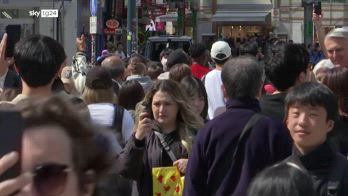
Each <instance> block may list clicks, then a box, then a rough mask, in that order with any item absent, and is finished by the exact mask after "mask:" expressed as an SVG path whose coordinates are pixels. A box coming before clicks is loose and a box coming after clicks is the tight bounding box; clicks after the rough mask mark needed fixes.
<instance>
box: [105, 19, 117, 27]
mask: <svg viewBox="0 0 348 196" xmlns="http://www.w3.org/2000/svg"><path fill="white" fill-rule="evenodd" d="M119 26H120V23H119V22H118V21H117V20H115V19H109V20H107V21H106V27H108V28H109V29H117V28H118V27H119Z"/></svg>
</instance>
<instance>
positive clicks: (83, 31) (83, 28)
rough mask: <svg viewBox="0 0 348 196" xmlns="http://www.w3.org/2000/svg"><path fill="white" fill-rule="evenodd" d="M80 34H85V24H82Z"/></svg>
mask: <svg viewBox="0 0 348 196" xmlns="http://www.w3.org/2000/svg"><path fill="white" fill-rule="evenodd" d="M81 35H84V36H86V33H85V25H82V32H81V34H80V36H81Z"/></svg>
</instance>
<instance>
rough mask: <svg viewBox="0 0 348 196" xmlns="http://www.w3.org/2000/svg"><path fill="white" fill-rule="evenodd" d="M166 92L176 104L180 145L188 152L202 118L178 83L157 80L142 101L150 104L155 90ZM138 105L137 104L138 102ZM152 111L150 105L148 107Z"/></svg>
mask: <svg viewBox="0 0 348 196" xmlns="http://www.w3.org/2000/svg"><path fill="white" fill-rule="evenodd" d="M158 91H161V92H166V93H168V94H169V95H170V96H171V97H172V99H173V100H174V101H175V102H176V103H177V104H178V108H179V112H178V115H177V119H176V122H177V128H178V131H179V135H180V139H181V143H182V145H183V146H184V147H185V148H186V150H187V151H188V153H190V152H191V150H192V143H193V137H194V136H195V133H196V131H198V130H199V129H200V128H201V127H202V126H203V119H202V118H201V117H200V116H199V114H197V113H196V112H194V111H195V110H194V109H193V108H192V106H191V105H190V104H189V101H188V98H187V97H186V94H185V93H184V92H183V91H182V89H181V88H180V87H179V84H178V83H177V82H175V81H173V80H159V81H157V82H156V83H155V84H154V85H153V87H152V89H151V90H150V91H149V92H148V93H147V95H146V96H145V99H144V101H145V102H146V103H149V104H151V103H152V99H153V96H154V95H155V94H156V92H158ZM138 105H139V104H138ZM149 109H150V112H151V113H152V110H151V107H149Z"/></svg>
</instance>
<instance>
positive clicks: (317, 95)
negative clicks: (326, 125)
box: [284, 82, 338, 120]
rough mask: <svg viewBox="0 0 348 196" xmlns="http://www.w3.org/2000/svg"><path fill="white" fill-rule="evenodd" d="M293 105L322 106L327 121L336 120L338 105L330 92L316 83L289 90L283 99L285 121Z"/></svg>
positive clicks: (303, 84) (306, 83) (300, 85)
mask: <svg viewBox="0 0 348 196" xmlns="http://www.w3.org/2000/svg"><path fill="white" fill-rule="evenodd" d="M293 105H311V106H322V107H324V108H325V110H326V113H327V119H328V120H336V119H337V118H338V103H337V99H336V97H335V95H334V94H333V93H332V91H331V90H330V89H329V88H328V87H326V86H325V85H323V84H320V83H317V82H305V83H302V84H299V85H297V86H295V87H293V88H291V89H290V90H289V92H288V93H287V95H286V97H285V119H284V120H286V119H287V118H288V111H289V108H290V107H291V106H293Z"/></svg>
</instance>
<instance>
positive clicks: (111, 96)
mask: <svg viewBox="0 0 348 196" xmlns="http://www.w3.org/2000/svg"><path fill="white" fill-rule="evenodd" d="M82 99H83V100H84V101H85V103H86V104H92V103H114V104H116V103H117V96H116V94H115V92H114V90H113V87H111V88H108V89H90V88H88V87H87V86H86V87H85V89H84V90H83V93H82Z"/></svg>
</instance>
